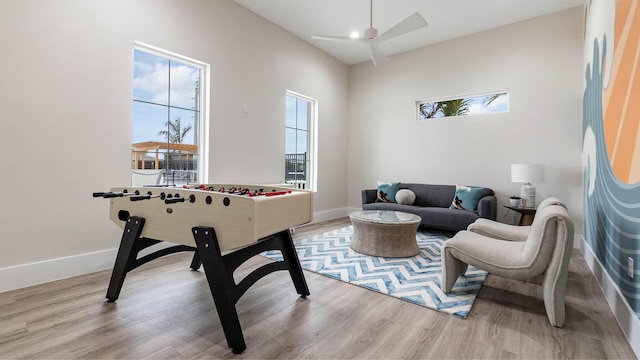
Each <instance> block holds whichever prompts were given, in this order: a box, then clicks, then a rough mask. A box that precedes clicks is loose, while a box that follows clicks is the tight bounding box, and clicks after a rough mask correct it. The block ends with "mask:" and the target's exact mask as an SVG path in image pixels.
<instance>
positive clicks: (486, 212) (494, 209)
mask: <svg viewBox="0 0 640 360" xmlns="http://www.w3.org/2000/svg"><path fill="white" fill-rule="evenodd" d="M478 215H479V216H480V217H483V218H485V219H490V220H495V219H496V218H497V217H498V199H497V198H496V197H495V196H493V195H491V196H485V197H483V198H481V199H480V200H479V201H478Z"/></svg>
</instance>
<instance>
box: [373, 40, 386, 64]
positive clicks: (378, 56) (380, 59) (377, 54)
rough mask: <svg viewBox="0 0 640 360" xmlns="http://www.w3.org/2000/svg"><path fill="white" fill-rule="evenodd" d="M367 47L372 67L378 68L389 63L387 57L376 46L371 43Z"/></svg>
mask: <svg viewBox="0 0 640 360" xmlns="http://www.w3.org/2000/svg"><path fill="white" fill-rule="evenodd" d="M370 45H371V46H370V47H369V55H370V56H371V61H373V66H378V65H382V64H384V63H386V62H387V61H389V58H388V57H387V55H385V54H384V53H383V52H382V50H381V49H380V48H379V47H378V45H376V44H374V43H371V44H370Z"/></svg>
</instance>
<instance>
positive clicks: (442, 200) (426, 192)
mask: <svg viewBox="0 0 640 360" xmlns="http://www.w3.org/2000/svg"><path fill="white" fill-rule="evenodd" d="M400 189H409V190H411V191H413V193H414V194H416V201H414V203H413V205H416V206H433V207H444V208H448V207H449V205H451V199H453V194H455V192H456V187H455V185H431V184H412V183H401V184H400Z"/></svg>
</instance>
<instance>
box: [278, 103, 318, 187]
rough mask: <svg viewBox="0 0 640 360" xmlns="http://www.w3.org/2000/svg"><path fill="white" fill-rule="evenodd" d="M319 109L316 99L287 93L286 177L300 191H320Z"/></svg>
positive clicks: (288, 182)
mask: <svg viewBox="0 0 640 360" xmlns="http://www.w3.org/2000/svg"><path fill="white" fill-rule="evenodd" d="M316 107H317V101H316V100H314V99H311V98H309V97H306V96H304V95H301V94H297V93H294V92H291V91H287V93H286V121H285V174H284V176H285V182H286V183H287V184H291V185H294V186H295V187H297V188H299V189H310V190H314V189H315V188H316V184H315V182H316V180H315V179H316V171H315V169H316V159H315V158H316V156H315V155H316V152H315V143H316V142H315V131H314V130H315V123H316V121H315V120H316Z"/></svg>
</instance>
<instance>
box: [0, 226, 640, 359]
mask: <svg viewBox="0 0 640 360" xmlns="http://www.w3.org/2000/svg"><path fill="white" fill-rule="evenodd" d="M348 224H349V219H348V218H343V219H339V220H334V221H330V222H326V223H320V224H313V225H309V226H305V227H301V228H298V229H297V230H296V232H295V233H294V238H304V237H306V236H309V235H312V234H315V233H320V232H324V231H328V230H331V229H335V228H339V227H343V226H346V225H348ZM190 260H191V253H182V254H175V255H171V256H168V257H165V258H162V259H158V260H155V261H153V262H151V263H149V264H146V265H144V266H142V267H140V268H138V269H136V270H134V271H132V272H131V273H129V275H128V276H127V279H126V280H125V283H124V287H123V290H122V293H121V294H120V298H119V299H118V301H117V302H116V303H107V302H106V301H105V294H106V290H107V285H108V282H109V277H110V273H111V271H110V270H109V271H101V272H97V273H93V274H88V275H83V276H78V277H74V278H71V279H65V280H60V281H55V282H51V283H47V284H43V285H37V286H32V287H29V288H24V289H19V290H14V291H10V292H5V293H1V294H0V359H12V358H23V359H54V358H55V359H61V358H64V359H96V358H100V359H125V358H126V359H192V358H193V359H204V358H207V359H210V358H236V359H245V358H246V359H269V358H294V359H338V358H339V359H352V358H359V359H387V358H394V359H398V358H403V359H445V358H456V359H462V358H485V359H489V358H490V359H530V358H536V359H556V358H573V359H631V358H635V356H634V353H633V351H632V350H631V347H630V346H629V344H628V342H627V340H626V339H625V337H624V335H623V333H622V331H621V330H620V327H619V326H618V323H617V322H616V320H615V318H614V317H613V315H612V313H611V311H610V310H609V307H608V305H607V304H606V302H605V299H604V296H603V295H602V292H601V291H600V288H599V287H598V285H597V283H596V280H595V278H594V277H593V275H592V274H591V272H590V271H589V270H588V268H587V265H586V263H585V261H584V259H583V258H582V256H581V254H579V252H577V251H574V254H573V256H572V258H571V264H570V268H569V280H568V285H567V307H566V313H567V323H566V325H565V327H564V328H562V329H558V328H554V327H552V326H550V325H549V323H548V321H547V317H546V314H545V310H544V305H543V302H542V300H541V289H540V286H539V285H536V284H533V283H524V282H520V281H513V280H508V279H503V278H499V277H496V276H491V275H490V276H489V277H488V278H487V280H486V282H485V284H484V286H483V287H482V290H481V291H480V294H479V296H478V299H477V300H476V302H475V303H474V305H473V308H472V311H471V314H470V315H469V317H468V318H467V319H459V318H456V317H454V316H451V315H447V314H444V313H440V312H438V311H435V310H431V309H427V308H425V307H421V306H418V305H415V304H411V303H408V302H404V301H402V300H398V299H395V298H392V297H390V296H386V295H383V294H380V293H376V292H374V291H370V290H366V289H363V288H360V287H357V286H354V285H350V284H347V283H343V282H340V281H337V280H334V279H329V278H327V277H324V276H322V275H318V274H315V273H312V272H308V271H305V276H306V279H307V283H308V285H309V289H310V291H311V295H310V296H309V297H308V298H306V299H302V298H300V297H299V296H298V295H297V294H296V292H295V289H294V287H293V284H292V282H291V279H290V278H289V275H288V273H287V272H284V271H280V272H276V273H274V274H270V275H268V276H267V277H266V278H264V279H262V280H260V281H258V282H257V283H256V284H255V285H254V286H253V287H252V288H250V289H249V291H248V292H247V293H246V294H245V295H244V296H243V297H242V298H241V299H240V301H239V302H238V304H237V309H238V313H239V316H240V322H241V324H242V328H243V331H244V336H245V340H246V344H247V350H246V351H245V352H244V353H242V354H240V355H233V354H232V353H231V351H230V349H229V348H228V347H227V344H226V341H225V338H224V334H223V332H222V329H221V327H220V322H219V320H218V316H217V313H216V310H215V305H214V303H213V299H212V297H211V294H210V292H209V288H208V286H207V284H206V279H205V277H204V273H203V272H202V270H201V271H198V272H194V271H190V270H189V264H190ZM268 261H269V260H266V259H264V258H261V257H255V258H253V259H251V260H250V261H249V263H248V264H246V265H245V266H243V267H241V268H240V269H239V271H238V272H237V277H238V278H240V277H241V276H242V275H243V274H246V273H247V272H248V271H250V270H252V269H254V268H256V267H258V266H260V265H262V264H264V263H266V262H268Z"/></svg>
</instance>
